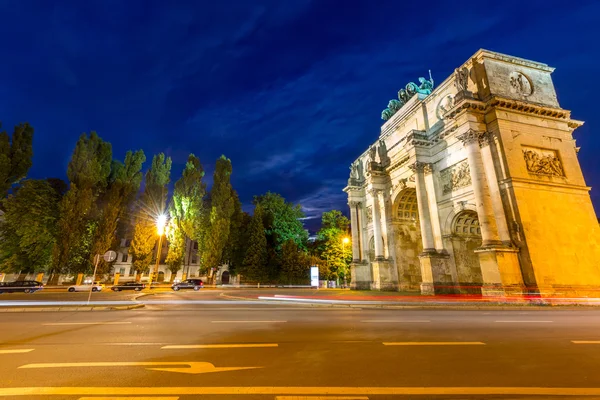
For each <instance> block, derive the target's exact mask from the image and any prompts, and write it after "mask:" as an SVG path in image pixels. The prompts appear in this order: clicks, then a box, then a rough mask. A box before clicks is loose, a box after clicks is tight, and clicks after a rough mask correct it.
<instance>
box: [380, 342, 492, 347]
mask: <svg viewBox="0 0 600 400" xmlns="http://www.w3.org/2000/svg"><path fill="white" fill-rule="evenodd" d="M481 344H485V343H483V342H383V345H384V346H470V345H481Z"/></svg>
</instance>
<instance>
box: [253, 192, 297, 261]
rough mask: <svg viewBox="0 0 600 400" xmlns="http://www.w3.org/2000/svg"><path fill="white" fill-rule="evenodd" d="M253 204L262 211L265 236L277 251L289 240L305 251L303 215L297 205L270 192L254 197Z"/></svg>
mask: <svg viewBox="0 0 600 400" xmlns="http://www.w3.org/2000/svg"><path fill="white" fill-rule="evenodd" d="M254 204H260V205H261V206H262V208H263V210H264V214H265V229H266V234H267V236H268V237H269V238H270V242H271V243H272V244H273V246H274V247H275V249H276V250H277V251H280V250H281V246H282V245H283V243H285V242H286V241H288V240H290V239H291V240H293V241H294V242H295V243H296V244H297V245H298V247H299V248H301V249H303V250H306V242H307V241H308V232H306V230H305V229H304V225H303V224H302V218H304V217H305V215H304V212H303V211H302V207H301V206H300V205H299V204H292V203H288V202H286V201H285V199H284V198H283V197H282V196H281V195H280V194H277V193H272V192H267V193H265V194H264V195H262V196H256V197H255V198H254Z"/></svg>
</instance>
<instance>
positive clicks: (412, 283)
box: [392, 188, 423, 290]
mask: <svg viewBox="0 0 600 400" xmlns="http://www.w3.org/2000/svg"><path fill="white" fill-rule="evenodd" d="M392 216H393V218H392V226H393V231H394V239H395V251H396V264H397V266H398V279H399V284H400V289H403V290H418V289H419V287H420V284H421V265H420V262H419V254H420V253H421V252H422V251H423V243H422V241H421V229H420V227H419V208H418V204H417V191H416V190H415V188H405V189H404V190H402V191H401V192H400V193H399V194H398V196H397V197H396V200H395V202H394V208H393V213H392Z"/></svg>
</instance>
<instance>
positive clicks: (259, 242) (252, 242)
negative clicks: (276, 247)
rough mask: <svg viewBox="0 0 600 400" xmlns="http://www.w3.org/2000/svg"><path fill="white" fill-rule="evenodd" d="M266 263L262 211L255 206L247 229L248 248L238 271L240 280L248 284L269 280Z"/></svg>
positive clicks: (258, 206) (265, 239) (259, 207)
mask: <svg viewBox="0 0 600 400" xmlns="http://www.w3.org/2000/svg"><path fill="white" fill-rule="evenodd" d="M267 262H268V253H267V237H266V236H265V227H264V225H263V210H262V207H261V205H260V204H257V205H256V206H255V208H254V215H252V221H251V222H250V226H249V227H248V248H247V250H246V255H245V257H244V262H243V263H242V267H241V268H240V271H239V272H240V274H241V275H242V279H244V280H245V281H249V282H266V281H267V280H268V279H269V271H268V269H267Z"/></svg>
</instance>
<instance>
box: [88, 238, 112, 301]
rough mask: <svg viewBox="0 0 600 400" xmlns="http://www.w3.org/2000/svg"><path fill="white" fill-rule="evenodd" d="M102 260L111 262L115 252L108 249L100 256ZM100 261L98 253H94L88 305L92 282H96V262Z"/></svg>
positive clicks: (92, 286)
mask: <svg viewBox="0 0 600 400" xmlns="http://www.w3.org/2000/svg"><path fill="white" fill-rule="evenodd" d="M102 257H103V258H104V261H106V262H107V263H109V262H113V261H115V260H116V259H117V253H116V252H115V251H112V250H109V251H107V252H106V253H104V255H103V256H102ZM99 262H100V254H96V256H95V257H94V275H93V276H92V284H91V285H90V292H89V294H88V301H87V304H88V306H89V305H90V299H91V298H92V290H93V289H94V282H96V271H97V270H98V263H99Z"/></svg>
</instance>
